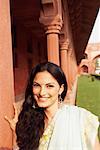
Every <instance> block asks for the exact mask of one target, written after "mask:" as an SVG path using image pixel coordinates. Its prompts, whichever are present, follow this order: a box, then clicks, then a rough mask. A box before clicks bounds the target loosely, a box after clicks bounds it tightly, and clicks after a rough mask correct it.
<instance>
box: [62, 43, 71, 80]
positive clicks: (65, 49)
mask: <svg viewBox="0 0 100 150" xmlns="http://www.w3.org/2000/svg"><path fill="white" fill-rule="evenodd" d="M68 45H69V43H68V41H64V42H63V41H61V42H60V56H61V68H62V70H63V71H64V73H65V75H66V78H67V81H68V54H67V53H68Z"/></svg>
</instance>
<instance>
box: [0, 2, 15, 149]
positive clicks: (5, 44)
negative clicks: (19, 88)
mask: <svg viewBox="0 0 100 150" xmlns="http://www.w3.org/2000/svg"><path fill="white" fill-rule="evenodd" d="M12 64H13V62H12V47H11V22H10V4H9V1H8V0H0V149H3V148H6V149H7V148H8V149H11V148H12V131H11V129H10V127H9V124H8V122H7V121H5V119H4V116H5V115H7V116H8V117H12V115H13V106H12V103H13V101H14V86H13V66H12Z"/></svg>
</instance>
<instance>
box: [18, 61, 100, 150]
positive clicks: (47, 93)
mask: <svg viewBox="0 0 100 150" xmlns="http://www.w3.org/2000/svg"><path fill="white" fill-rule="evenodd" d="M66 92H67V82H66V78H65V75H64V73H63V71H62V70H61V68H60V67H59V66H57V65H56V64H53V63H51V62H47V63H41V64H38V65H37V66H36V67H35V68H33V70H32V72H31V75H30V78H29V81H28V85H27V88H26V92H25V101H24V103H23V107H22V110H21V112H20V114H19V117H18V122H17V125H16V135H17V145H18V147H19V150H99V148H100V147H99V142H98V140H97V139H96V137H97V131H98V126H99V122H98V119H97V117H96V116H95V115H93V114H92V113H90V112H89V111H87V110H85V109H83V108H80V107H77V106H73V105H65V104H63V103H62V101H64V98H65V96H66Z"/></svg>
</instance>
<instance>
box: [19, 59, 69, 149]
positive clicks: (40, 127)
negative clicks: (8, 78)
mask: <svg viewBox="0 0 100 150" xmlns="http://www.w3.org/2000/svg"><path fill="white" fill-rule="evenodd" d="M43 71H48V72H49V73H50V74H51V75H52V76H53V77H54V78H55V79H56V80H57V82H58V83H59V85H60V86H61V85H62V84H63V85H64V91H63V92H62V94H61V97H62V99H63V100H64V98H65V96H66V93H67V82H66V77H65V75H64V73H63V71H62V69H61V68H60V67H59V66H58V65H56V64H54V63H51V62H47V63H40V64H38V65H36V67H34V68H33V69H32V71H31V74H30V77H29V80H28V84H27V88H26V91H25V101H24V103H23V107H22V111H21V112H20V114H19V117H18V122H17V124H16V134H17V144H18V146H19V149H20V150H37V149H38V147H39V140H40V138H41V136H42V134H43V132H44V116H45V114H44V110H43V108H40V107H36V108H33V105H37V104H36V101H35V99H34V96H33V91H32V86H33V80H34V77H35V76H36V74H37V73H38V72H43Z"/></svg>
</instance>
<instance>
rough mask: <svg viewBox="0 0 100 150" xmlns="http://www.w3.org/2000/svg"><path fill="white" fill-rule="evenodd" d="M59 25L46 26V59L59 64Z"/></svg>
mask: <svg viewBox="0 0 100 150" xmlns="http://www.w3.org/2000/svg"><path fill="white" fill-rule="evenodd" d="M60 29H61V26H60V25H50V26H47V27H46V34H47V54H48V61H51V62H54V63H56V64H58V65H59V64H60V62H59V37H58V34H59V33H60Z"/></svg>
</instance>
